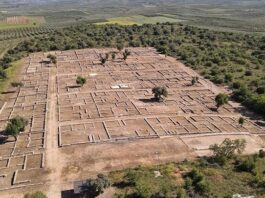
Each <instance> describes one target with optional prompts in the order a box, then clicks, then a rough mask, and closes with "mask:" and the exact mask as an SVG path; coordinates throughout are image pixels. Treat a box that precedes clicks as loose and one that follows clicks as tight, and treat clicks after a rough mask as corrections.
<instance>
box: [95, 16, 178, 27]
mask: <svg viewBox="0 0 265 198" xmlns="http://www.w3.org/2000/svg"><path fill="white" fill-rule="evenodd" d="M181 21H182V20H179V19H176V18H170V17H166V16H150V17H148V16H143V15H134V16H129V17H116V18H109V19H107V22H100V23H96V24H98V25H105V24H119V25H143V24H155V23H165V22H171V23H177V22H181Z"/></svg>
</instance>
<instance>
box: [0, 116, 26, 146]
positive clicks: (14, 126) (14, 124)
mask: <svg viewBox="0 0 265 198" xmlns="http://www.w3.org/2000/svg"><path fill="white" fill-rule="evenodd" d="M27 125H28V120H27V119H25V118H23V117H20V116H16V117H14V118H12V119H10V120H9V122H8V124H7V126H6V129H5V134H6V135H10V136H13V137H14V138H15V141H17V136H18V135H19V133H20V132H23V131H24V130H25V127H26V126H27Z"/></svg>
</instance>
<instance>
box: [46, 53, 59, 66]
mask: <svg viewBox="0 0 265 198" xmlns="http://www.w3.org/2000/svg"><path fill="white" fill-rule="evenodd" d="M47 58H49V59H50V60H51V62H52V63H53V64H56V63H57V58H56V56H54V55H52V54H49V55H48V56H47Z"/></svg>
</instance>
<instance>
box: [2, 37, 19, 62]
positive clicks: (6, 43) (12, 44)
mask: <svg viewBox="0 0 265 198" xmlns="http://www.w3.org/2000/svg"><path fill="white" fill-rule="evenodd" d="M20 41H21V39H12V40H4V41H0V58H2V57H3V55H4V54H5V53H6V52H7V50H9V49H11V48H13V47H15V46H16V45H17V44H18V43H19V42H20Z"/></svg>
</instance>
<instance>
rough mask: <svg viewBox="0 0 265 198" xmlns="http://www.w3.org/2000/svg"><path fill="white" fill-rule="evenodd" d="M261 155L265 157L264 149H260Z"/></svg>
mask: <svg viewBox="0 0 265 198" xmlns="http://www.w3.org/2000/svg"><path fill="white" fill-rule="evenodd" d="M259 157H260V158H264V157H265V151H264V150H262V149H260V150H259Z"/></svg>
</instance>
